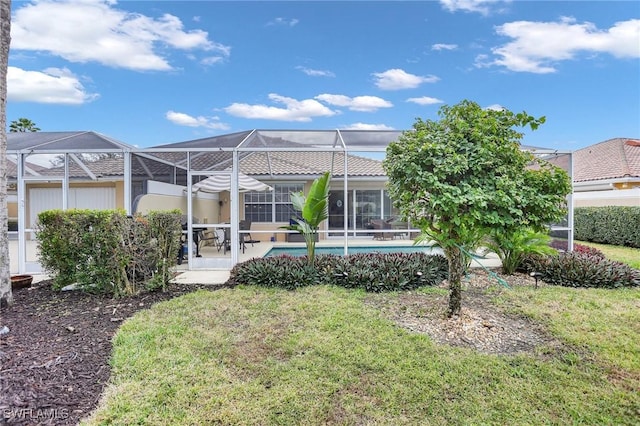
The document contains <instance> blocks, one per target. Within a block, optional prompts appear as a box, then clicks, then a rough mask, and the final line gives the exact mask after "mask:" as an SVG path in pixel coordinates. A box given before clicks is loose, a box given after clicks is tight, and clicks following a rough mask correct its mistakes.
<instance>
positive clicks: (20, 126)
mask: <svg viewBox="0 0 640 426" xmlns="http://www.w3.org/2000/svg"><path fill="white" fill-rule="evenodd" d="M9 131H10V132H11V133H19V132H38V131H40V128H39V127H36V123H34V122H33V121H31V120H29V119H28V118H18V119H17V120H13V121H12V122H11V123H10V124H9Z"/></svg>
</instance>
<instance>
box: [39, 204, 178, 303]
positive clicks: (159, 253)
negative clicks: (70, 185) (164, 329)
mask: <svg viewBox="0 0 640 426" xmlns="http://www.w3.org/2000/svg"><path fill="white" fill-rule="evenodd" d="M181 230H182V229H181V227H180V212H179V211H173V212H155V213H152V214H150V215H149V216H147V217H143V216H135V217H129V216H127V215H126V214H125V213H124V212H123V211H121V210H66V211H62V210H48V211H44V212H41V213H40V214H39V215H38V225H37V233H36V238H37V240H38V245H39V253H40V263H41V264H42V266H43V267H44V269H45V270H46V271H47V272H49V273H50V274H51V275H52V276H53V286H54V288H57V289H60V288H62V287H64V286H65V285H68V284H72V283H76V284H77V285H78V287H80V288H81V289H83V290H86V291H91V292H97V293H107V294H113V295H116V296H120V295H123V294H135V293H137V292H139V291H140V290H141V289H142V288H143V287H147V288H157V287H161V286H162V287H163V286H164V285H165V284H166V283H167V282H168V280H169V279H170V273H169V268H170V267H171V266H173V265H175V264H176V262H177V253H178V247H179V244H180V234H181Z"/></svg>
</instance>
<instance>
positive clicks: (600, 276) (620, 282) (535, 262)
mask: <svg viewBox="0 0 640 426" xmlns="http://www.w3.org/2000/svg"><path fill="white" fill-rule="evenodd" d="M525 265H526V270H527V271H528V272H533V271H535V272H538V273H540V274H542V275H541V279H542V281H544V282H546V283H548V284H553V285H560V286H564V287H586V288H612V289H613V288H622V287H638V286H640V270H637V269H634V268H632V267H630V266H628V265H626V264H624V263H620V262H616V261H613V260H609V259H605V258H604V256H600V255H598V254H591V253H579V252H571V253H560V254H559V255H557V256H528V257H527V259H526V261H525Z"/></svg>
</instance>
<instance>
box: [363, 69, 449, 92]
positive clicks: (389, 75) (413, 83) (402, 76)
mask: <svg viewBox="0 0 640 426" xmlns="http://www.w3.org/2000/svg"><path fill="white" fill-rule="evenodd" d="M372 75H373V76H374V77H375V78H376V81H375V85H376V86H377V87H378V88H379V89H382V90H399V89H415V88H416V87H418V86H420V85H421V84H423V83H435V82H436V81H438V80H440V79H439V78H438V77H436V76H435V75H429V76H419V75H414V74H409V73H407V72H406V71H404V70H401V69H398V68H396V69H390V70H387V71H385V72H378V73H373V74H372Z"/></svg>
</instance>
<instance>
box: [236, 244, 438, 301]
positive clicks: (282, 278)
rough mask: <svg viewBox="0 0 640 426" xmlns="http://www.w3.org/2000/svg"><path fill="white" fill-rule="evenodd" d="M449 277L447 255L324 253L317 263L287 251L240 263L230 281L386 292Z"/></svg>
mask: <svg viewBox="0 0 640 426" xmlns="http://www.w3.org/2000/svg"><path fill="white" fill-rule="evenodd" d="M446 277H447V261H446V259H445V258H444V257H443V256H430V255H427V254H424V253H386V254H385V253H363V254H354V255H349V256H337V255H322V256H316V258H315V260H314V264H313V267H311V266H308V263H307V258H306V257H305V256H302V257H293V256H286V255H284V256H276V257H266V258H262V259H251V260H249V261H247V262H244V263H240V264H238V265H236V266H235V267H234V268H233V269H232V271H231V277H230V282H229V283H230V284H232V285H235V284H247V285H258V286H263V287H280V288H286V289H294V288H298V287H302V286H308V285H315V284H331V285H337V286H341V287H346V288H361V289H364V290H366V291H369V292H382V291H398V290H409V289H414V288H417V287H421V286H425V285H436V284H439V283H440V282H441V281H442V280H443V279H445V278H446Z"/></svg>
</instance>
